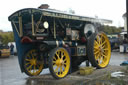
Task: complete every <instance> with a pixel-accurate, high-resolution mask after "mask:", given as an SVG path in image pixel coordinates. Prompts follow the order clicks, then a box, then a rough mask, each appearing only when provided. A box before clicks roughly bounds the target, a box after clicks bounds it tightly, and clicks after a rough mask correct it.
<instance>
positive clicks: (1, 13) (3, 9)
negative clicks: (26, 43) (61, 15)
mask: <svg viewBox="0 0 128 85" xmlns="http://www.w3.org/2000/svg"><path fill="white" fill-rule="evenodd" d="M41 4H49V5H50V8H53V9H58V10H62V11H66V10H68V9H70V8H71V9H73V10H74V11H75V13H76V14H77V15H83V16H91V17H95V16H98V17H99V18H103V19H109V20H112V21H113V24H112V25H114V26H123V25H124V24H123V23H124V21H123V18H122V15H123V14H124V13H125V12H126V0H2V1H1V2H0V30H4V31H11V30H12V28H11V23H10V22H9V21H8V16H9V15H11V14H12V13H14V12H15V11H17V10H19V9H23V8H37V7H38V6H40V5H41Z"/></svg>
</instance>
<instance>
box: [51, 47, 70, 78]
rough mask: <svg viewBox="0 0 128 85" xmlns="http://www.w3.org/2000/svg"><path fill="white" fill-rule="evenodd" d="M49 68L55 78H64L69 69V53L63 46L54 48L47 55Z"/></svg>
mask: <svg viewBox="0 0 128 85" xmlns="http://www.w3.org/2000/svg"><path fill="white" fill-rule="evenodd" d="M49 69H50V72H51V74H52V76H53V77H54V78H56V79H61V78H64V77H65V76H66V75H67V74H68V72H69V69H70V55H69V53H68V51H67V50H66V49H65V48H62V47H60V48H55V49H53V50H52V51H51V53H50V56H49Z"/></svg>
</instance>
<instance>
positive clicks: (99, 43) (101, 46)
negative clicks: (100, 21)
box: [94, 33, 111, 67]
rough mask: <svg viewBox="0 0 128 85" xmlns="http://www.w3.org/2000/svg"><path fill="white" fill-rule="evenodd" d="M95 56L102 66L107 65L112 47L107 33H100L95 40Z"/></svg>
mask: <svg viewBox="0 0 128 85" xmlns="http://www.w3.org/2000/svg"><path fill="white" fill-rule="evenodd" d="M94 56H95V60H96V62H97V63H98V65H99V66H100V67H106V66H107V65H108V63H109V60H110V56H111V47H110V42H109V39H108V38H107V36H106V34H104V33H100V34H98V35H97V36H96V38H95V40H94Z"/></svg>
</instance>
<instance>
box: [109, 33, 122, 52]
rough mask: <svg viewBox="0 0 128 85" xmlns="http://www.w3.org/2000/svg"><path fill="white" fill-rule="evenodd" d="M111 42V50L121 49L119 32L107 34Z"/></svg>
mask: <svg viewBox="0 0 128 85" xmlns="http://www.w3.org/2000/svg"><path fill="white" fill-rule="evenodd" d="M107 36H108V38H109V41H110V44H111V50H114V49H119V46H120V40H119V37H118V35H117V34H112V35H107Z"/></svg>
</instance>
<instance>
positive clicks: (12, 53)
mask: <svg viewBox="0 0 128 85" xmlns="http://www.w3.org/2000/svg"><path fill="white" fill-rule="evenodd" d="M10 52H11V55H14V45H13V44H12V43H11V45H10Z"/></svg>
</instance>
